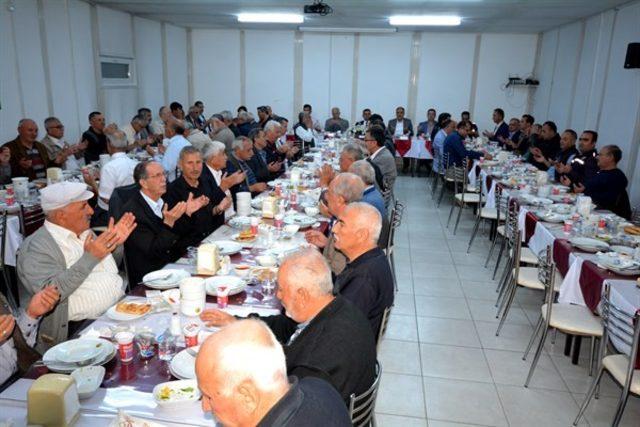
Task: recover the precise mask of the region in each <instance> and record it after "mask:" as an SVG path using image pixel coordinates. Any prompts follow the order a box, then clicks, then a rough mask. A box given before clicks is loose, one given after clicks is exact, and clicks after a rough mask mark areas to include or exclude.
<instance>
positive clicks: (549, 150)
mask: <svg viewBox="0 0 640 427" xmlns="http://www.w3.org/2000/svg"><path fill="white" fill-rule="evenodd" d="M529 151H530V152H531V155H532V156H531V159H530V162H531V164H532V165H534V166H535V167H537V168H538V169H540V170H546V169H545V167H544V164H542V163H540V162H539V161H537V160H535V157H536V156H542V157H544V158H545V159H547V160H551V159H555V158H556V156H557V155H558V153H559V152H560V151H561V150H560V135H558V127H557V126H556V124H555V123H554V122H551V121H546V122H544V124H543V125H542V129H541V131H540V135H539V137H536V138H534V141H533V143H532V144H531V145H530V148H529Z"/></svg>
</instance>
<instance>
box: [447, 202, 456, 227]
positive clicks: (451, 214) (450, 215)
mask: <svg viewBox="0 0 640 427" xmlns="http://www.w3.org/2000/svg"><path fill="white" fill-rule="evenodd" d="M455 207H456V200H455V199H453V200H452V202H451V209H450V210H449V218H447V228H449V223H450V222H451V217H452V216H453V210H454V209H455Z"/></svg>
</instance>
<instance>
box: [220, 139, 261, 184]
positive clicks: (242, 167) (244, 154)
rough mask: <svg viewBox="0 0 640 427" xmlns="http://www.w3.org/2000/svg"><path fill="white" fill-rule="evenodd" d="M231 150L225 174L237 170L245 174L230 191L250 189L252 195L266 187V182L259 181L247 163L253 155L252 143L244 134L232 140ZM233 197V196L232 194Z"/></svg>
mask: <svg viewBox="0 0 640 427" xmlns="http://www.w3.org/2000/svg"><path fill="white" fill-rule="evenodd" d="M232 148H233V151H232V152H231V154H230V155H229V158H228V160H227V174H229V175H231V174H233V173H236V172H238V171H240V172H243V173H244V175H245V179H244V181H242V182H240V183H238V184H236V185H234V186H233V187H232V188H231V193H232V194H234V195H235V194H236V193H239V192H244V191H250V192H251V193H252V194H253V195H256V194H259V193H261V192H263V191H265V190H266V189H267V184H266V183H264V182H259V181H258V180H257V178H256V175H255V173H254V172H253V169H251V166H250V165H249V162H250V161H251V159H252V157H253V144H252V143H251V140H250V139H249V138H247V137H245V136H240V137H238V138H236V139H235V140H234V141H233V145H232ZM234 197H235V196H234Z"/></svg>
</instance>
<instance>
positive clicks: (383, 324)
mask: <svg viewBox="0 0 640 427" xmlns="http://www.w3.org/2000/svg"><path fill="white" fill-rule="evenodd" d="M392 308H393V306H390V307H387V308H385V309H384V312H382V321H381V322H380V329H379V330H378V336H377V337H376V351H377V350H378V349H379V348H380V343H381V342H382V338H383V337H384V334H385V333H386V332H387V326H388V324H389V318H390V316H391V309H392Z"/></svg>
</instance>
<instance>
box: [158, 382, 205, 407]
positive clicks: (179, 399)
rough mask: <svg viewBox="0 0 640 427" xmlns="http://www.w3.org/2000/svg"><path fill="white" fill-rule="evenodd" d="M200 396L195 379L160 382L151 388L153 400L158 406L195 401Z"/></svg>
mask: <svg viewBox="0 0 640 427" xmlns="http://www.w3.org/2000/svg"><path fill="white" fill-rule="evenodd" d="M200 397H202V393H200V389H199V388H198V382H197V381H196V380H179V381H168V382H166V383H160V384H158V385H156V386H155V387H154V388H153V400H155V401H156V403H157V404H158V405H159V406H165V407H171V406H178V405H180V404H183V403H185V402H195V401H196V400H199V399H200Z"/></svg>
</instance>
